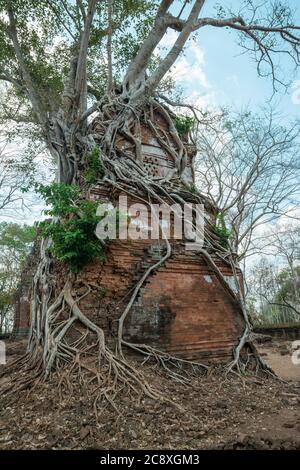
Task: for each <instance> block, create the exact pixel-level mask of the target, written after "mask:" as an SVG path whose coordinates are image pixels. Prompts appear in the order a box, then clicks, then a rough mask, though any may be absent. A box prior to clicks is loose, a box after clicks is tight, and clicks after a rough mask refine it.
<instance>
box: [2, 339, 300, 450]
mask: <svg viewBox="0 0 300 470" xmlns="http://www.w3.org/2000/svg"><path fill="white" fill-rule="evenodd" d="M24 346H25V344H24V343H20V342H18V343H11V344H9V346H8V354H9V358H10V360H12V359H13V358H15V357H17V356H18V354H21V353H22V351H23V349H24ZM260 352H261V353H262V355H263V357H264V359H265V360H266V361H267V362H268V363H269V364H270V365H272V366H273V367H274V370H275V371H276V372H277V373H278V375H281V376H282V378H284V379H285V380H286V383H282V382H279V381H277V380H274V379H272V378H265V377H264V378H256V377H252V376H246V377H244V379H243V380H242V379H241V378H239V377H237V376H234V375H230V376H227V378H226V377H225V376H224V371H223V370H220V369H213V370H212V371H211V372H210V374H209V375H208V376H199V377H196V378H193V379H192V381H191V384H190V386H189V387H188V388H187V387H186V386H184V385H182V384H178V383H176V382H174V381H173V380H171V379H170V378H168V377H166V376H165V374H164V373H163V372H161V371H158V370H157V369H155V370H154V369H153V368H151V367H150V366H148V367H147V369H146V370H145V369H144V370H145V375H146V376H147V379H148V381H149V382H150V383H151V384H152V385H153V386H154V387H156V388H157V389H159V390H160V391H161V392H163V393H164V395H165V396H166V397H168V398H169V399H170V402H167V403H166V402H162V401H153V400H150V399H148V398H144V399H141V400H138V399H137V397H135V396H129V395H128V394H125V393H124V394H121V395H120V397H119V398H118V399H117V400H116V403H117V406H118V410H119V412H120V414H119V416H118V414H117V412H116V410H114V409H113V408H112V407H109V406H106V407H103V411H102V413H101V415H100V416H99V418H98V422H96V419H95V414H94V410H93V400H92V399H91V398H89V397H86V396H83V395H82V393H81V391H80V389H79V387H78V386H76V383H75V384H74V387H73V390H72V391H68V392H67V391H64V393H63V400H62V401H60V400H59V399H58V393H57V385H56V383H57V382H56V381H55V376H54V377H53V378H52V380H50V381H49V382H47V383H44V384H41V385H39V386H37V387H36V388H34V389H33V390H30V391H23V392H20V393H19V394H18V395H17V396H16V397H14V398H15V402H14V403H12V404H7V402H6V401H5V400H4V399H1V398H0V406H1V409H0V449H107V450H109V449H300V393H299V392H300V365H298V366H294V365H293V364H292V363H291V356H290V342H280V341H277V340H276V341H273V342H272V343H270V344H269V343H267V344H265V345H262V346H260ZM0 380H2V383H3V381H5V380H9V377H8V376H4V377H2V379H0ZM174 404H180V405H181V407H182V408H183V409H182V410H179V409H178V408H177V407H175V406H174Z"/></svg>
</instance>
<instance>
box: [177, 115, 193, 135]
mask: <svg viewBox="0 0 300 470" xmlns="http://www.w3.org/2000/svg"><path fill="white" fill-rule="evenodd" d="M194 122H195V120H194V118H192V117H190V116H176V118H175V127H176V129H177V132H178V134H179V135H180V137H184V136H185V135H186V134H188V132H190V131H191V130H192V128H193V125H194Z"/></svg>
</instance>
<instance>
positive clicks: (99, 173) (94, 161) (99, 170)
mask: <svg viewBox="0 0 300 470" xmlns="http://www.w3.org/2000/svg"><path fill="white" fill-rule="evenodd" d="M86 160H87V162H86V163H87V169H86V171H85V174H84V178H85V181H86V182H87V183H88V184H95V183H97V181H98V180H99V179H102V178H103V176H104V168H103V165H102V162H101V154H100V149H99V147H94V148H93V150H92V151H91V152H90V153H89V154H88V155H87V159H86Z"/></svg>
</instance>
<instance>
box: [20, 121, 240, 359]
mask: <svg viewBox="0 0 300 470" xmlns="http://www.w3.org/2000/svg"><path fill="white" fill-rule="evenodd" d="M156 119H157V120H160V122H161V125H162V126H165V128H166V129H167V124H166V123H165V122H164V118H163V117H162V116H161V115H160V114H159V112H157V114H156ZM94 127H95V135H97V134H99V135H101V124H99V127H98V124H97V121H95V124H94ZM127 144H128V143H127V142H126V141H125V140H123V141H119V143H118V145H120V146H126V145H127ZM187 145H188V144H187ZM142 154H143V163H144V166H145V167H146V169H147V171H148V173H149V174H150V175H152V176H154V177H161V176H166V175H167V174H168V173H169V172H170V171H172V170H173V169H174V161H173V159H172V158H171V157H170V155H168V153H167V151H166V150H165V149H164V148H162V146H161V145H160V144H159V142H158V140H157V139H156V137H155V135H154V134H153V132H152V131H151V130H150V129H149V128H148V127H147V126H143V128H142ZM193 157H194V149H193V148H192V146H188V164H187V168H186V170H185V175H184V177H185V182H186V183H187V184H188V183H193V182H194V175H193ZM120 195H122V192H121V191H118V190H114V191H112V190H111V189H110V188H108V187H107V186H106V185H105V184H104V183H103V182H99V184H97V185H94V186H92V187H91V188H90V191H89V197H90V199H92V200H96V201H97V200H99V202H100V201H101V202H103V201H107V202H110V203H112V204H113V205H115V204H116V203H117V201H118V199H119V196H120ZM135 203H136V204H137V203H140V200H139V198H138V197H137V198H134V197H132V196H131V197H130V198H129V204H130V206H132V204H135ZM204 203H205V210H206V214H207V217H209V218H210V220H214V218H215V215H216V209H215V208H214V207H213V206H212V205H211V204H210V203H209V202H208V200H206V199H205V198H204ZM130 215H134V214H132V213H131V214H130ZM170 243H171V246H172V255H171V257H170V258H169V259H168V260H167V261H166V262H165V263H164V264H163V265H162V266H161V267H159V269H157V270H155V271H154V272H153V273H152V274H151V275H150V276H149V277H148V278H147V280H146V281H145V283H144V284H143V286H142V288H141V289H140V291H139V294H138V296H137V298H136V300H135V301H134V303H133V305H132V308H131V309H130V311H129V314H128V316H127V318H126V321H125V324H124V337H125V340H128V341H130V342H132V343H135V344H141V343H142V344H148V345H151V346H153V347H157V348H158V349H161V350H165V351H167V352H169V353H170V354H172V355H175V356H180V357H184V358H187V359H200V358H201V360H207V361H210V360H214V361H216V360H217V361H220V362H223V361H226V360H228V359H229V358H230V357H231V356H232V350H233V347H234V345H235V344H237V342H238V339H239V337H240V336H241V334H242V331H243V325H244V321H243V317H242V314H241V311H240V307H239V305H238V304H237V302H236V301H235V300H234V298H233V296H231V295H230V293H229V292H228V289H226V288H225V287H224V283H223V282H222V280H221V279H220V277H219V276H218V275H217V274H216V272H215V270H214V269H212V267H211V266H209V265H208V263H207V262H206V260H205V259H204V258H203V256H202V255H201V254H199V253H198V252H197V251H196V250H195V251H193V250H186V248H185V242H184V240H178V239H175V238H173V239H171V241H170ZM163 248H164V241H163V240H161V239H160V240H152V239H138V240H114V241H111V242H110V243H109V244H108V248H107V261H106V262H105V263H104V264H101V263H100V262H93V263H91V264H89V265H87V266H86V267H85V269H84V270H83V272H82V273H81V276H80V278H81V282H78V285H77V286H76V288H77V293H78V295H80V294H81V293H82V294H83V293H84V292H85V290H86V287H85V285H86V283H88V284H89V285H90V286H91V287H92V291H91V293H90V294H89V295H88V296H86V297H84V298H83V300H82V301H80V308H81V309H82V311H83V312H84V313H85V315H87V316H88V317H89V318H90V319H92V320H93V321H94V322H95V323H97V324H98V325H99V326H101V327H102V328H103V329H104V330H105V331H106V332H108V333H109V336H110V337H114V336H116V334H117V324H118V319H119V317H120V315H121V313H122V311H123V310H124V308H125V307H126V305H127V302H128V301H129V300H130V295H131V294H132V291H133V289H134V287H135V286H136V284H137V282H138V281H139V279H140V278H141V276H142V275H143V273H144V272H145V270H146V269H147V268H148V267H149V266H151V265H153V264H155V262H156V261H157V260H158V259H159V258H160V257H161V255H162V251H163ZM210 254H211V256H212V257H213V259H214V262H215V264H216V265H217V267H218V268H219V270H220V272H221V273H222V274H223V276H224V277H225V278H226V279H227V281H228V283H229V284H230V285H231V286H232V285H234V282H233V273H232V270H231V268H230V266H229V265H228V264H226V263H225V262H224V261H223V260H221V259H220V258H219V257H218V256H217V255H216V254H214V253H210ZM34 256H36V255H34ZM55 270H57V273H59V278H60V281H61V287H62V286H63V282H64V272H65V268H64V267H63V266H59V265H56V266H55ZM30 275H31V273H29V277H30ZM24 286H25V287H24V288H23V289H22V292H21V298H20V299H19V300H18V303H17V316H16V324H15V331H16V332H19V333H22V334H24V333H25V332H26V327H27V328H28V324H29V316H30V309H29V303H28V296H30V295H29V293H28V286H27V284H26V285H25V284H24Z"/></svg>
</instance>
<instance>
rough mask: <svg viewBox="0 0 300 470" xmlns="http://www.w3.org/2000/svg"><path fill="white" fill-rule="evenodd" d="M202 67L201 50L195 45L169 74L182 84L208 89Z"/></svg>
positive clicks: (203, 61) (202, 57)
mask: <svg viewBox="0 0 300 470" xmlns="http://www.w3.org/2000/svg"><path fill="white" fill-rule="evenodd" d="M204 65H205V60H204V51H203V49H202V48H201V47H200V46H199V45H197V44H192V45H191V46H190V47H189V49H188V54H187V55H186V56H182V57H180V58H179V60H178V62H177V63H176V64H175V65H174V67H173V69H172V72H171V73H172V76H173V78H174V79H176V80H177V81H178V82H181V83H182V84H187V85H193V86H194V87H198V86H201V87H203V88H205V89H209V88H211V86H210V83H209V81H208V78H207V76H206V73H205V71H204Z"/></svg>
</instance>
